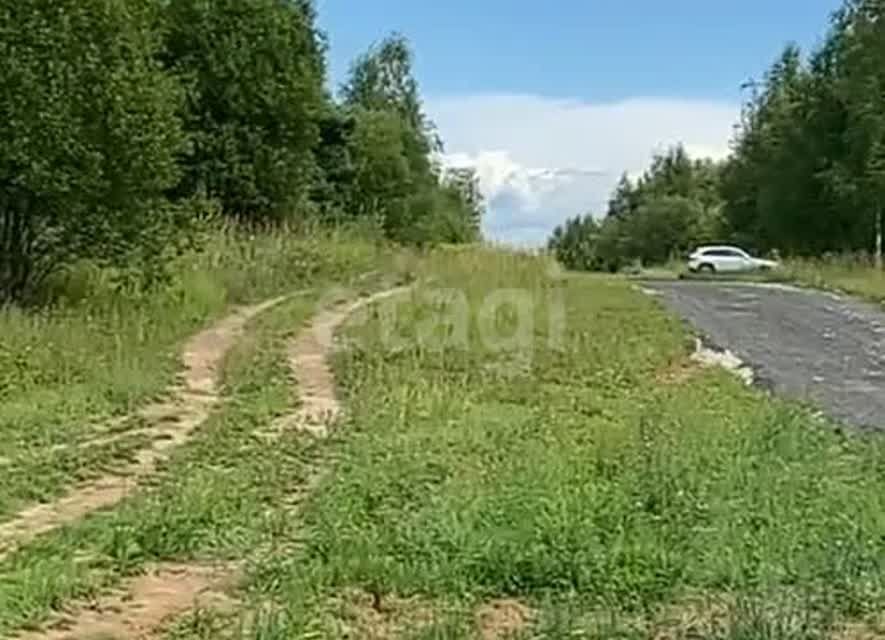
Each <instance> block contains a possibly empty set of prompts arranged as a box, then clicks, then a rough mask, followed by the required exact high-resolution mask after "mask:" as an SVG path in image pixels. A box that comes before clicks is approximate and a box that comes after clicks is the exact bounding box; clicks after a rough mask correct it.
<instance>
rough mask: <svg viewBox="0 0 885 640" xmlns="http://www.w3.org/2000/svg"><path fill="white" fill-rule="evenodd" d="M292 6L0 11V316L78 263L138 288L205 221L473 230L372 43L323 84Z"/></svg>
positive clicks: (398, 60)
mask: <svg viewBox="0 0 885 640" xmlns="http://www.w3.org/2000/svg"><path fill="white" fill-rule="evenodd" d="M327 48H328V46H327V39H326V36H325V34H323V33H321V32H320V30H319V29H318V27H317V20H316V14H315V8H314V6H313V3H312V2H311V1H310V0H175V1H174V2H167V1H165V0H21V1H20V2H5V3H3V8H2V9H0V80H2V82H0V85H2V91H3V96H2V100H0V304H4V303H9V302H16V301H27V300H29V299H31V298H33V297H34V296H35V295H37V294H38V293H39V292H40V290H41V288H43V287H44V286H45V284H46V283H47V282H48V281H50V280H51V279H52V278H53V277H55V276H56V275H57V274H58V273H60V272H62V271H64V270H65V269H66V268H68V267H70V266H71V265H76V264H81V263H82V262H84V261H88V262H89V263H90V264H93V265H97V266H98V267H100V268H107V269H110V270H112V272H113V273H117V274H119V277H120V278H123V279H126V280H127V281H131V280H133V279H135V280H137V281H138V283H139V285H138V286H151V284H152V283H153V282H158V281H162V279H163V277H164V271H165V265H166V264H168V261H169V260H170V258H171V257H174V256H175V255H176V254H178V253H180V252H182V251H193V250H199V242H200V238H202V237H205V235H206V234H205V233H204V231H205V230H206V228H207V227H212V226H213V225H219V224H224V225H236V226H237V227H242V228H246V229H249V230H251V232H260V231H261V230H267V229H274V230H279V229H284V228H299V227H304V226H305V225H314V224H316V225H324V226H336V227H337V226H340V225H359V226H361V227H366V228H368V229H371V230H372V231H373V232H375V233H377V234H379V236H381V237H383V238H386V239H389V240H391V241H395V242H402V243H408V244H417V245H424V244H433V243H440V242H445V243H459V242H466V241H472V240H475V239H477V238H478V237H479V233H480V218H481V216H482V210H483V204H482V199H481V197H480V195H479V190H478V185H477V182H476V177H475V175H474V174H473V173H472V172H471V171H469V170H458V171H444V170H443V169H442V168H441V167H440V166H439V165H438V164H437V163H436V162H435V160H434V158H435V157H436V152H437V151H439V150H441V148H442V146H441V145H442V142H441V140H440V138H439V136H438V135H437V132H436V131H435V129H434V126H433V123H432V122H430V121H429V120H428V118H427V116H426V115H425V113H424V111H423V108H422V102H421V96H420V92H419V88H418V85H417V82H416V80H415V78H414V75H413V73H412V51H411V49H410V46H409V43H408V42H407V41H406V40H405V39H404V38H403V37H401V36H399V35H395V34H394V35H391V36H390V37H389V38H387V39H386V40H384V41H382V42H380V43H378V44H377V45H376V46H374V47H372V48H371V50H369V51H367V52H366V53H365V54H364V55H363V56H361V57H359V58H358V59H357V60H355V61H354V62H353V65H352V68H351V71H350V74H349V77H348V78H347V79H346V81H345V82H344V84H343V86H342V87H341V88H340V90H337V91H332V90H330V89H329V87H328V85H329V79H328V74H327V68H326V67H327V63H326V55H327Z"/></svg>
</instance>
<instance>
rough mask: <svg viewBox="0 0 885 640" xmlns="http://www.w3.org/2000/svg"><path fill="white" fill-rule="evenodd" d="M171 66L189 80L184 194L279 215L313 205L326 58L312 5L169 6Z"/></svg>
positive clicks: (181, 1) (202, 1)
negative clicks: (194, 194) (189, 144)
mask: <svg viewBox="0 0 885 640" xmlns="http://www.w3.org/2000/svg"><path fill="white" fill-rule="evenodd" d="M165 7H166V8H165V18H166V20H165V30H166V46H165V56H164V57H165V60H166V64H167V65H168V67H169V68H170V69H172V70H173V71H174V72H175V73H176V74H178V75H179V76H181V77H182V78H183V80H184V81H185V82H186V84H187V86H188V88H189V92H188V98H189V99H188V109H187V118H186V124H187V130H188V133H189V134H190V136H191V147H190V151H189V153H188V154H187V155H186V156H185V157H184V158H183V160H184V182H183V189H184V192H185V193H205V194H207V195H208V196H210V197H212V198H216V199H218V200H219V201H220V202H221V204H222V206H223V208H224V210H225V211H227V212H228V213H229V214H231V215H234V216H237V217H239V218H240V219H243V220H246V221H250V222H278V221H281V220H284V219H286V218H287V217H289V216H292V215H295V214H296V213H297V212H299V211H303V210H304V209H305V208H307V206H308V200H309V196H310V193H311V188H312V186H313V184H314V182H315V180H316V179H317V174H318V169H317V167H316V163H315V159H314V151H315V149H316V147H317V145H318V143H319V135H320V120H321V118H322V117H323V116H324V115H325V114H326V113H327V103H328V97H327V95H326V93H325V91H324V89H323V82H324V74H325V61H324V50H323V44H322V40H321V38H320V36H319V34H318V32H317V30H316V26H315V16H314V12H313V9H312V7H311V5H310V3H309V2H306V1H293V0H175V1H174V2H169V3H166V4H165Z"/></svg>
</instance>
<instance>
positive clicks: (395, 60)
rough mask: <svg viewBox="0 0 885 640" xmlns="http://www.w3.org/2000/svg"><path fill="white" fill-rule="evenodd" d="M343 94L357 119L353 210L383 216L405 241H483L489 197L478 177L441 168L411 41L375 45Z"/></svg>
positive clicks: (395, 237) (397, 39)
mask: <svg viewBox="0 0 885 640" xmlns="http://www.w3.org/2000/svg"><path fill="white" fill-rule="evenodd" d="M342 95H343V106H344V108H345V109H346V110H347V111H348V113H349V114H350V115H351V117H352V118H353V132H352V135H351V136H350V141H349V142H350V144H349V154H348V156H349V159H350V161H351V162H352V163H353V171H352V175H353V184H352V185H351V187H350V189H349V193H348V194H347V196H346V198H345V200H346V202H348V203H349V204H347V205H345V206H346V208H347V209H349V210H350V211H351V212H352V214H354V215H359V216H367V217H369V218H371V219H374V220H377V221H378V222H379V223H380V225H381V226H382V227H383V229H384V231H385V233H386V234H387V236H388V237H389V238H391V239H393V240H396V241H399V242H406V243H414V244H428V243H441V242H471V241H474V240H477V239H478V238H479V233H480V219H481V217H482V211H483V202H482V197H481V196H480V194H479V187H478V183H477V179H476V175H475V173H474V172H472V171H471V170H467V169H459V170H450V171H442V170H441V169H440V168H439V167H437V166H436V165H435V163H434V161H433V158H432V155H433V154H434V153H435V152H437V151H440V150H441V149H442V146H441V142H440V140H439V138H438V137H437V135H436V131H435V128H434V126H433V124H432V123H431V122H430V120H429V119H428V118H427V116H426V115H425V113H424V111H423V107H422V104H421V99H420V96H419V93H418V84H417V82H416V80H415V78H414V76H413V73H412V52H411V49H410V48H409V46H408V43H407V42H406V41H405V40H404V39H403V38H402V37H401V36H398V35H394V36H391V37H390V38H388V39H386V40H384V41H383V42H382V43H381V44H379V45H377V46H375V47H372V48H371V49H370V50H369V52H367V53H366V54H365V55H363V56H361V57H360V58H359V59H358V60H357V61H356V62H355V63H354V65H353V67H352V69H351V73H350V77H349V79H348V81H347V82H346V83H345V84H344V86H343V87H342Z"/></svg>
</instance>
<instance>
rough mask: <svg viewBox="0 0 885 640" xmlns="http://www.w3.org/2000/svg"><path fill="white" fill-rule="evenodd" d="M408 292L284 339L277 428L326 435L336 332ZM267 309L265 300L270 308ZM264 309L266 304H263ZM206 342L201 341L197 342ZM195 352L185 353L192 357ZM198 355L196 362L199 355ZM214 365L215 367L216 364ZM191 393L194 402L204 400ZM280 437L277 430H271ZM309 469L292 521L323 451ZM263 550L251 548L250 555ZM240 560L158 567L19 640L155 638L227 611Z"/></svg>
mask: <svg viewBox="0 0 885 640" xmlns="http://www.w3.org/2000/svg"><path fill="white" fill-rule="evenodd" d="M408 290H409V289H408V288H407V287H402V288H396V289H390V290H386V291H382V292H380V293H376V294H374V295H370V296H366V297H364V298H362V299H360V300H358V301H356V302H347V303H338V304H336V305H334V306H332V307H331V308H329V309H325V310H322V311H320V312H319V313H318V314H317V315H316V316H315V317H314V318H313V319H312V320H311V321H309V322H308V324H307V325H306V326H305V327H304V328H303V329H302V330H301V331H299V332H298V334H297V335H296V337H295V338H294V339H293V340H292V341H290V344H289V348H288V350H287V356H288V362H289V367H290V368H291V371H292V373H293V376H294V377H295V379H296V380H297V382H298V385H297V392H298V398H297V399H298V408H297V409H296V410H295V411H294V412H293V413H292V415H291V416H289V417H288V418H286V419H285V420H284V421H282V422H280V423H279V424H277V425H276V427H279V428H280V429H285V428H295V429H296V430H298V431H303V432H306V433H310V434H313V435H316V436H319V437H322V436H324V435H326V434H327V432H328V428H329V426H330V425H331V423H332V421H334V420H336V419H337V418H338V417H340V415H341V404H340V401H339V399H338V397H337V394H336V392H335V378H334V374H333V372H332V364H331V354H332V347H333V341H334V336H335V333H336V332H337V331H338V330H339V329H340V328H341V326H342V325H343V324H344V323H345V322H346V321H347V320H348V318H350V317H351V316H352V315H353V314H354V313H356V312H357V311H359V310H361V309H363V308H364V307H367V306H369V305H371V304H373V303H376V302H379V301H381V300H384V299H387V298H390V297H392V296H395V295H399V294H401V293H404V292H406V291H408ZM268 305H269V306H270V303H268ZM265 308H268V307H265ZM203 343H204V344H205V341H203ZM196 351H197V350H196V349H191V350H190V352H191V353H192V354H194V353H196ZM197 358H198V357H197ZM190 364H191V365H193V367H192V368H189V369H188V370H189V371H191V372H194V373H193V374H192V376H191V377H190V379H189V380H190V382H192V383H194V384H193V386H196V387H199V386H201V385H202V386H203V387H204V388H205V389H209V390H210V391H211V388H212V387H211V386H210V380H212V379H213V378H212V371H211V369H212V367H210V363H209V362H208V361H207V360H205V359H204V360H203V361H202V363H200V362H195V361H194V360H193V359H192V360H191V362H190ZM215 366H216V367H217V363H216V365H215ZM205 389H204V391H203V395H200V394H199V393H198V392H195V391H191V392H190V393H195V394H196V395H195V397H196V398H205V397H206V391H205ZM276 433H277V434H278V435H279V434H280V433H281V430H277V431H276ZM308 464H309V469H308V471H309V473H308V477H307V480H306V481H305V482H304V483H303V484H302V485H301V486H299V487H295V488H293V490H292V492H291V496H290V498H289V499H288V500H287V501H286V503H287V505H286V506H287V509H288V510H289V514H290V515H291V516H292V517H298V516H299V515H300V511H301V508H302V506H303V504H304V502H305V500H306V499H307V498H308V497H309V496H310V494H311V493H312V491H313V490H314V489H315V488H316V487H317V486H318V485H319V484H320V483H321V482H322V481H323V480H324V479H325V478H326V477H327V475H328V473H329V471H330V465H329V459H328V458H327V457H326V456H323V455H322V454H321V455H320V456H319V457H318V459H317V460H314V461H312V462H310V463H308ZM263 551H264V552H265V553H266V551H267V550H261V549H258V550H256V553H255V554H254V555H255V556H256V557H259V556H261V555H262V552H263ZM242 566H243V563H242V562H237V563H228V564H226V565H216V566H207V565H199V564H163V565H157V566H152V567H150V568H149V569H148V570H147V572H146V573H145V574H144V575H142V576H139V577H136V578H133V579H129V580H126V581H125V582H124V583H123V584H122V585H121V586H120V588H119V589H118V590H116V591H115V592H114V593H113V594H111V595H109V596H107V597H103V598H100V599H99V600H96V601H93V602H90V603H88V604H86V603H80V604H78V605H74V606H72V607H71V608H69V609H68V610H67V612H66V614H65V615H64V616H63V617H61V618H60V619H57V620H56V621H55V622H53V623H51V624H50V625H49V626H47V627H46V628H45V629H43V630H40V631H33V632H27V633H25V634H21V635H18V636H16V638H17V640H83V639H86V638H102V639H103V640H159V639H160V638H162V637H163V632H164V630H167V629H168V628H169V625H171V624H172V623H173V622H174V620H176V619H178V618H180V617H182V616H184V615H186V614H187V613H189V612H191V611H194V610H195V609H196V608H214V609H222V610H225V609H228V610H230V609H233V608H235V607H236V606H237V603H236V601H235V600H233V599H232V598H231V597H230V596H228V595H226V592H227V591H229V590H230V588H231V587H232V586H233V585H234V583H235V582H236V580H237V578H238V576H239V575H240V574H241V572H242Z"/></svg>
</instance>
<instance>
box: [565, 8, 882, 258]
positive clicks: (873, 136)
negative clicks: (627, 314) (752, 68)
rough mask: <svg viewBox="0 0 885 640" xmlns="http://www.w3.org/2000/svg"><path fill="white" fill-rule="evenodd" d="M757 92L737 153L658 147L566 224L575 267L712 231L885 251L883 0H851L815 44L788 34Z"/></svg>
mask: <svg viewBox="0 0 885 640" xmlns="http://www.w3.org/2000/svg"><path fill="white" fill-rule="evenodd" d="M744 88H746V89H748V90H750V98H749V100H748V101H747V103H746V104H745V105H744V107H743V109H742V114H741V120H740V122H739V123H737V124H736V129H735V131H736V132H735V136H734V138H733V140H732V149H731V154H730V155H729V157H728V158H727V159H726V160H724V161H722V162H719V163H714V162H711V161H696V160H691V159H690V158H688V156H687V154H686V153H685V151H684V150H683V149H681V148H680V147H676V148H674V149H671V150H670V151H668V152H667V153H665V154H661V155H660V156H658V157H656V158H655V160H654V162H653V163H652V166H651V168H650V169H649V170H648V171H647V172H646V173H645V175H644V176H642V177H641V178H640V179H639V180H637V181H635V182H631V181H630V180H628V179H626V178H624V179H622V181H621V183H620V184H619V185H618V187H617V189H616V190H615V193H614V195H613V197H612V200H611V202H610V204H609V207H608V211H606V212H604V215H603V216H602V217H601V218H600V219H597V218H596V217H594V216H592V215H585V216H579V217H577V218H573V219H571V220H568V221H566V222H565V223H564V224H563V225H561V226H560V227H558V228H557V229H556V230H555V231H554V233H553V235H552V236H551V238H550V240H549V248H550V249H551V250H552V251H554V252H555V253H556V254H557V255H558V256H559V257H560V259H561V260H562V261H563V262H564V263H565V264H567V265H568V266H570V267H572V268H580V269H618V268H621V267H622V266H624V265H625V264H627V263H631V262H634V261H637V260H641V261H642V262H645V263H652V262H661V261H663V260H666V259H667V258H669V257H672V256H681V254H682V253H683V252H684V251H685V250H686V249H688V248H690V247H692V246H694V245H696V244H702V243H706V242H716V243H718V242H734V243H737V244H741V245H743V246H745V247H747V248H748V249H752V250H755V251H759V252H768V251H775V250H776V251H778V252H779V253H781V254H784V255H798V256H819V255H823V254H827V253H837V252H838V253H857V254H865V255H868V256H871V255H875V256H879V255H881V242H882V240H881V238H882V219H883V206H885V2H883V1H882V0H847V1H846V2H845V3H844V5H843V6H842V7H841V8H840V9H839V10H838V11H837V12H836V13H835V14H834V15H833V16H832V18H831V24H830V28H829V31H828V33H827V36H826V38H825V40H824V42H823V44H822V45H820V46H819V47H818V48H817V49H816V50H814V51H812V52H811V53H810V55H807V56H805V55H803V54H802V52H801V51H800V50H799V48H798V47H796V46H794V45H789V46H787V47H786V48H785V49H784V51H783V53H782V54H781V55H780V56H779V57H778V59H777V60H776V61H775V62H774V63H773V64H772V66H771V67H770V69H769V70H768V71H767V72H766V74H765V75H764V77H763V78H762V79H761V80H759V81H751V82H748V83H746V84H745V85H744Z"/></svg>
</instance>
